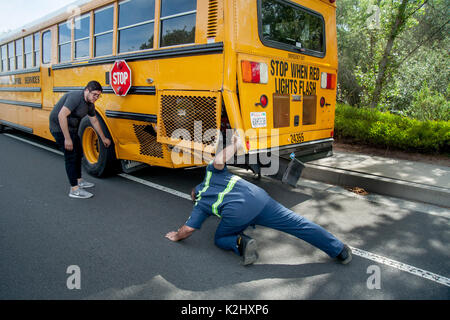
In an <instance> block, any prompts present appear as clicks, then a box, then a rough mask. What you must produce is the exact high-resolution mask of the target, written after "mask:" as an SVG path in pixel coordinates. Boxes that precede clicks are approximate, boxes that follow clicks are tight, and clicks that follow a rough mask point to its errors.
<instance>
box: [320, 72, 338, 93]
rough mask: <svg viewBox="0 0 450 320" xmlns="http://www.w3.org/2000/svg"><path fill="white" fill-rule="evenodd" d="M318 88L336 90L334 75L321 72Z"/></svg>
mask: <svg viewBox="0 0 450 320" xmlns="http://www.w3.org/2000/svg"><path fill="white" fill-rule="evenodd" d="M320 87H321V88H322V89H336V74H334V73H327V72H322V74H321V79H320Z"/></svg>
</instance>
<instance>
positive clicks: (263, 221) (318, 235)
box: [214, 198, 344, 258]
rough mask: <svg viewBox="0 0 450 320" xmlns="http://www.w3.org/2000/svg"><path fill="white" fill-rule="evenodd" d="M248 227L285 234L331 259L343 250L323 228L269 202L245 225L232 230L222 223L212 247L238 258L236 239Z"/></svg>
mask: <svg viewBox="0 0 450 320" xmlns="http://www.w3.org/2000/svg"><path fill="white" fill-rule="evenodd" d="M250 225H260V226H264V227H268V228H272V229H276V230H279V231H283V232H286V233H289V234H291V235H293V236H296V237H297V238H299V239H302V240H304V241H306V242H308V243H309V244H311V245H313V246H315V247H317V248H319V249H320V250H322V251H324V252H325V253H326V254H328V255H329V256H330V257H331V258H335V257H336V256H337V255H338V254H339V253H340V252H341V251H342V249H343V248H344V244H343V243H342V242H341V241H340V240H338V239H337V238H336V237H335V236H333V235H332V234H331V233H329V232H328V231H326V230H325V229H324V228H322V227H321V226H319V225H317V224H315V223H313V222H311V221H309V220H308V219H306V218H304V217H302V216H300V215H298V214H296V213H294V212H293V211H292V210H289V209H287V208H285V207H284V206H282V205H281V204H280V203H278V202H277V201H275V200H273V199H272V198H271V199H270V200H269V201H268V202H267V204H266V206H265V207H264V209H263V210H262V211H261V213H260V214H259V215H258V216H256V218H254V219H253V220H251V221H249V222H248V223H247V224H245V225H242V226H234V225H231V224H230V223H229V222H228V221H226V220H224V219H222V220H221V221H220V223H219V226H218V227H217V230H216V234H215V239H214V240H215V244H216V245H217V246H218V247H219V248H222V249H224V250H232V251H234V252H235V253H236V254H238V255H239V251H238V249H237V245H236V240H237V237H238V235H239V234H240V233H241V232H243V231H244V230H245V229H246V228H247V227H248V226H250Z"/></svg>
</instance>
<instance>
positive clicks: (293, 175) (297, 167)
mask: <svg viewBox="0 0 450 320" xmlns="http://www.w3.org/2000/svg"><path fill="white" fill-rule="evenodd" d="M333 141H334V139H333V138H328V139H322V140H316V141H311V142H305V143H300V144H295V145H289V146H282V147H277V148H272V149H265V150H256V151H251V152H249V154H246V155H245V159H242V158H241V159H238V160H237V163H241V165H238V166H240V167H244V168H246V169H250V170H252V171H253V172H254V173H255V174H258V175H259V176H260V175H266V176H270V177H272V178H275V179H277V180H280V181H282V182H283V183H287V184H289V185H291V186H293V187H295V186H296V185H297V182H298V180H299V179H300V177H301V174H302V171H303V169H304V168H305V165H304V162H309V161H313V160H317V159H322V158H326V157H331V156H332V155H333ZM268 160H270V161H268Z"/></svg>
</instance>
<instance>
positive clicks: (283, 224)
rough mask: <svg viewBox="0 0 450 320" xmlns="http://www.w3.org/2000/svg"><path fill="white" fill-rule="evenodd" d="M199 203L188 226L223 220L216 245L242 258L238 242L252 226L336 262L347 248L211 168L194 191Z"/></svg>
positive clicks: (255, 189) (244, 183)
mask: <svg viewBox="0 0 450 320" xmlns="http://www.w3.org/2000/svg"><path fill="white" fill-rule="evenodd" d="M195 193H196V200H195V205H194V208H193V210H192V213H191V216H190V217H189V219H188V220H187V221H186V225H187V226H189V227H191V228H194V229H200V228H201V225H202V224H203V222H204V221H205V219H206V218H208V217H209V216H211V215H216V216H217V217H219V218H220V219H221V221H220V223H219V226H218V227H217V230H216V234H215V239H214V240H215V244H216V245H217V246H218V247H219V248H222V249H225V250H233V251H234V252H235V253H236V254H238V255H239V251H238V246H237V238H238V235H239V234H240V233H241V232H243V231H244V230H245V229H246V228H247V227H248V226H250V225H261V226H265V227H269V228H273V229H276V230H279V231H283V232H286V233H289V234H291V235H294V236H296V237H298V238H300V239H302V240H304V241H306V242H308V243H310V244H312V245H313V246H315V247H317V248H319V249H320V250H322V251H324V252H325V253H327V254H328V255H329V256H330V257H331V258H335V257H336V256H337V255H339V253H340V252H341V251H342V249H343V248H344V244H343V243H342V242H341V241H339V240H338V239H336V237H334V236H333V235H332V234H331V233H329V232H328V231H326V230H325V229H323V228H322V227H320V226H318V225H317V224H315V223H313V222H311V221H309V220H308V219H306V218H304V217H302V216H300V215H298V214H296V213H294V212H293V211H292V210H289V209H287V208H285V207H284V206H282V205H281V204H280V203H278V202H277V201H275V200H273V199H272V198H271V197H270V196H269V195H268V194H267V192H265V191H264V190H263V189H261V188H259V187H258V186H256V185H254V184H252V183H250V182H248V181H246V180H244V179H241V178H240V177H238V176H236V175H233V174H231V173H230V172H229V171H228V169H227V167H226V166H225V168H224V169H223V170H218V169H216V168H214V166H213V165H212V163H211V164H209V165H208V166H207V167H206V177H205V179H204V180H203V182H202V183H201V184H199V185H198V186H196V188H195Z"/></svg>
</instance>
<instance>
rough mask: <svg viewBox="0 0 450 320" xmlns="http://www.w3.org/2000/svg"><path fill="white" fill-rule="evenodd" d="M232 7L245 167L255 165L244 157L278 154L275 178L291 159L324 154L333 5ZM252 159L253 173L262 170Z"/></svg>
mask: <svg viewBox="0 0 450 320" xmlns="http://www.w3.org/2000/svg"><path fill="white" fill-rule="evenodd" d="M235 5H236V6H238V8H237V10H234V15H235V16H234V19H235V22H236V23H235V24H234V27H235V28H236V30H235V32H234V38H233V41H234V43H233V44H232V46H233V48H234V51H235V57H236V65H237V66H236V75H237V89H236V94H237V99H238V101H239V106H240V113H241V119H242V124H241V125H242V127H243V130H244V132H245V140H246V145H247V148H248V155H247V163H246V164H252V163H251V162H252V161H253V162H255V158H254V157H253V158H252V157H251V155H255V154H258V155H262V154H266V155H267V152H269V157H271V158H272V160H273V157H274V156H277V157H279V160H280V168H279V170H278V172H277V173H278V176H280V174H281V176H282V175H283V171H285V169H286V167H287V161H293V160H291V159H293V158H296V159H298V160H301V161H303V162H306V161H311V160H314V159H319V158H323V157H327V156H331V155H332V142H333V129H334V116H335V104H336V83H337V79H336V78H337V40H336V18H335V11H336V7H335V4H334V1H330V0H326V1H325V0H322V1H321V0H315V1H313V0H309V1H303V0H295V1H288V0H258V1H237V2H236V3H235ZM251 12H257V14H256V15H253V14H249V13H251ZM241 136H242V135H241ZM270 153H272V154H270ZM265 159H267V157H266V158H265ZM256 161H257V163H256V166H255V163H253V168H255V167H264V165H265V164H266V165H267V163H263V162H264V161H261V159H260V157H257V160H256ZM273 173H274V172H273V170H272V172H269V174H273ZM263 174H264V173H263Z"/></svg>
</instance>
